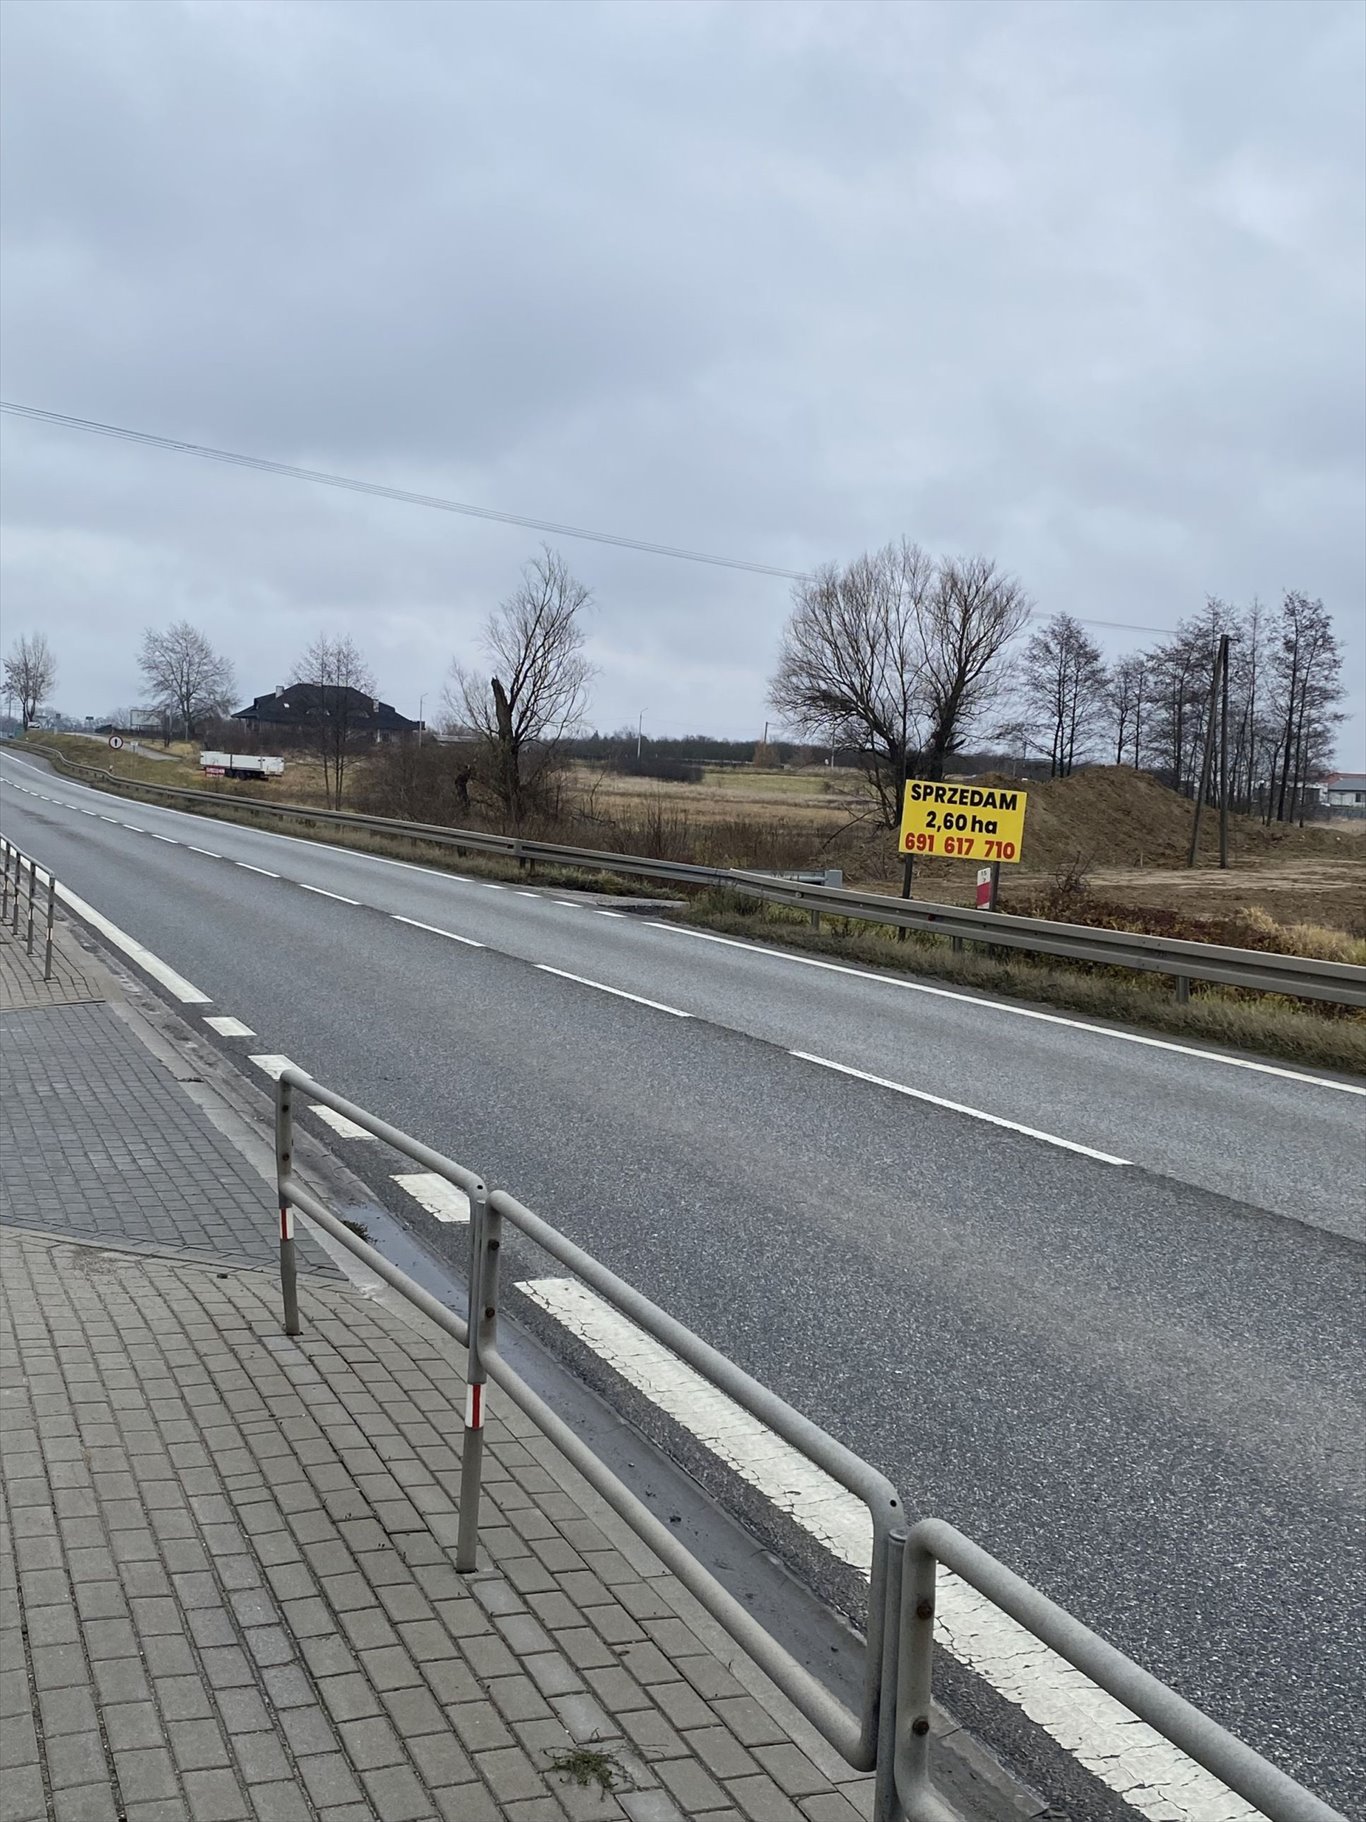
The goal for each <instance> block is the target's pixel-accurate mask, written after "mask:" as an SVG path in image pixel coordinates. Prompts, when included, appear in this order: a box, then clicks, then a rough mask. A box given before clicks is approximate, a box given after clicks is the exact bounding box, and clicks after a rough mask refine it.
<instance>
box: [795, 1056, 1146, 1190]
mask: <svg viewBox="0 0 1366 1822" xmlns="http://www.w3.org/2000/svg"><path fill="white" fill-rule="evenodd" d="M788 1055H789V1056H794V1057H797V1058H799V1059H800V1061H802V1062H803V1063H818V1064H819V1065H820V1067H821V1068H822V1069H833V1070H835V1071H836V1072H837V1073H838V1074H840V1075H848V1076H853V1077H854V1078H855V1079H856V1080H857V1081H860V1082H871V1083H872V1085H873V1086H874V1087H875V1088H890V1089H891V1091H892V1093H893V1094H904V1095H907V1096H908V1097H909V1098H910V1099H911V1100H912V1101H926V1102H928V1103H929V1105H930V1106H931V1107H943V1108H945V1109H946V1110H947V1111H948V1112H949V1113H962V1114H966V1115H967V1116H968V1118H969V1119H972V1120H985V1122H986V1123H987V1125H988V1126H1004V1127H1005V1129H1006V1130H1007V1131H1008V1132H1018V1133H1022V1134H1023V1135H1024V1137H1025V1138H1026V1139H1039V1140H1041V1141H1042V1143H1043V1144H1045V1145H1057V1146H1059V1147H1061V1149H1062V1150H1063V1151H1077V1152H1080V1153H1081V1155H1082V1157H1084V1158H1094V1159H1095V1160H1096V1162H1097V1163H1098V1164H1127V1163H1128V1162H1129V1160H1128V1159H1127V1158H1116V1157H1113V1156H1112V1155H1111V1154H1110V1153H1109V1152H1108V1151H1096V1150H1095V1148H1094V1147H1093V1146H1090V1145H1079V1144H1078V1143H1077V1141H1076V1140H1075V1139H1061V1138H1059V1137H1058V1135H1057V1133H1055V1132H1041V1131H1040V1130H1039V1128H1038V1127H1037V1126H1022V1125H1021V1124H1020V1122H1019V1121H1018V1120H1006V1119H1003V1118H1002V1117H1001V1115H1000V1114H997V1113H985V1112H984V1111H983V1110H982V1109H981V1108H980V1107H967V1106H965V1105H964V1104H963V1102H961V1101H947V1100H945V1099H944V1097H943V1095H940V1094H928V1093H927V1092H926V1091H925V1090H924V1089H923V1088H908V1087H907V1086H906V1084H905V1083H904V1082H889V1081H888V1080H887V1078H886V1077H885V1076H880V1075H870V1074H869V1072H868V1071H867V1070H866V1069H853V1068H851V1067H850V1065H849V1064H848V1063H833V1062H831V1060H830V1058H829V1057H818V1056H812V1054H811V1053H810V1051H808V1050H790V1051H788Z"/></svg>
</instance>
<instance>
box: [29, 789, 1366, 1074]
mask: <svg viewBox="0 0 1366 1822" xmlns="http://www.w3.org/2000/svg"><path fill="white" fill-rule="evenodd" d="M6 782H7V783H9V782H11V781H9V780H7V781H6ZM66 782H67V783H68V784H70V781H69V780H68V781H66ZM12 788H14V789H15V790H23V789H24V787H23V786H22V785H14V786H13V787H12ZM70 788H71V789H73V790H82V791H88V790H89V789H90V787H89V786H88V785H75V784H70ZM32 794H33V793H30V795H32ZM56 801H59V800H56V799H54V802H56ZM59 807H60V808H62V809H77V808H79V806H78V805H76V804H70V803H66V802H60V805H59ZM97 814H99V816H100V820H101V821H102V822H117V821H118V818H117V817H115V816H105V815H104V814H103V813H102V812H97ZM162 814H163V815H166V816H184V817H194V820H195V821H196V822H202V821H203V820H204V818H203V817H195V816H194V813H193V811H190V810H165V811H163V812H162ZM126 826H129V827H131V826H132V825H131V824H129V825H126ZM249 833H251V834H254V835H257V836H260V837H263V838H265V839H268V840H270V841H287V842H292V843H293V844H294V845H295V846H296V847H303V848H313V849H315V850H317V851H320V852H322V853H325V854H339V855H341V856H342V857H343V858H344V859H346V860H354V861H370V862H373V863H374V864H376V865H378V866H381V867H399V868H401V869H402V870H403V871H404V872H407V873H425V874H427V875H428V877H429V878H431V879H464V882H465V883H466V884H469V885H475V886H487V887H489V888H490V889H491V890H492V891H494V892H502V891H505V890H506V889H507V888H506V887H504V886H503V885H501V884H500V883H499V882H498V881H497V880H493V879H465V876H463V875H458V874H454V873H447V872H446V871H444V869H443V868H441V867H424V866H422V865H421V864H420V863H419V862H418V861H412V860H395V859H394V858H393V857H392V856H391V855H387V854H367V853H366V852H365V851H364V849H361V848H343V847H339V846H338V845H337V844H336V843H335V842H326V841H309V840H308V839H307V838H306V837H305V836H302V835H284V834H281V833H280V832H279V831H278V830H274V829H253V830H250V831H249ZM196 852H197V853H207V852H208V850H207V849H204V848H201V849H197V850H196ZM212 858H213V859H215V860H221V859H222V856H221V855H218V854H215V855H213V856H212ZM592 909H594V910H595V911H596V912H597V914H598V916H599V917H622V916H623V915H624V913H622V912H620V911H608V910H605V909H604V908H603V907H602V906H597V905H595V906H593V907H592ZM627 921H628V922H640V923H643V924H645V925H646V926H647V927H648V928H650V929H653V930H670V931H672V932H673V933H674V934H675V935H677V936H695V937H697V938H698V939H699V940H700V941H702V942H707V943H721V944H723V945H724V946H725V947H727V948H730V949H747V950H749V951H750V952H751V953H752V954H755V955H766V956H768V957H769V958H770V959H771V960H773V961H779V962H799V963H801V964H802V966H803V967H807V968H825V969H828V970H829V972H830V973H832V974H851V975H853V976H854V977H855V978H856V979H857V980H864V981H875V982H877V983H878V985H880V986H883V987H899V988H901V989H902V990H903V991H904V992H907V993H928V994H930V995H931V996H932V997H934V998H936V999H945V1000H959V1001H961V1002H962V1003H964V1004H966V1005H969V1006H980V1007H981V1008H982V1009H983V1011H986V1012H1002V1013H1006V1014H1008V1015H1009V1016H1010V1017H1012V1018H1019V1019H1038V1020H1039V1021H1040V1022H1042V1023H1043V1024H1046V1025H1062V1026H1064V1027H1066V1028H1067V1029H1069V1030H1072V1031H1089V1032H1090V1033H1091V1034H1092V1035H1093V1036H1094V1037H1101V1038H1118V1039H1119V1040H1120V1041H1121V1042H1122V1043H1125V1044H1143V1045H1146V1046H1147V1048H1149V1049H1150V1050H1169V1051H1173V1052H1175V1053H1176V1055H1178V1056H1188V1057H1195V1058H1197V1059H1198V1060H1199V1061H1201V1062H1205V1063H1222V1064H1223V1065H1224V1067H1225V1068H1227V1069H1250V1070H1252V1071H1253V1072H1254V1073H1255V1074H1257V1075H1270V1076H1277V1077H1279V1078H1280V1079H1281V1080H1282V1081H1286V1082H1302V1083H1304V1084H1305V1085H1306V1086H1307V1087H1310V1088H1333V1089H1336V1090H1337V1091H1338V1093H1340V1094H1354V1095H1361V1096H1363V1097H1366V1087H1361V1086H1359V1085H1358V1084H1357V1083H1355V1082H1337V1081H1334V1080H1332V1079H1331V1078H1330V1077H1328V1076H1318V1075H1308V1074H1306V1073H1305V1072H1304V1071H1303V1070H1301V1069H1282V1068H1280V1067H1279V1065H1277V1064H1275V1063H1258V1062H1254V1061H1253V1060H1252V1059H1251V1058H1250V1057H1231V1056H1224V1055H1223V1054H1222V1053H1221V1052H1219V1051H1217V1050H1201V1049H1200V1048H1199V1046H1198V1045H1194V1044H1178V1043H1176V1042H1175V1040H1174V1039H1171V1038H1153V1037H1147V1036H1145V1035H1144V1034H1143V1033H1142V1032H1140V1031H1120V1030H1119V1029H1118V1028H1117V1027H1116V1026H1114V1025H1097V1024H1091V1023H1089V1022H1088V1021H1087V1020H1086V1019H1070V1018H1067V1017H1066V1016H1065V1015H1064V1014H1062V1013H1059V1012H1040V1011H1039V1010H1038V1009H1037V1008H1036V1007H1034V1006H1014V1005H1011V1003H1010V1002H1009V1001H1008V1000H993V999H984V998H982V997H980V996H979V995H977V994H974V993H960V992H957V991H956V990H955V989H954V988H952V987H932V986H930V985H929V983H928V982H926V981H904V980H898V979H896V977H895V976H892V975H887V974H875V973H873V972H871V971H870V970H869V969H867V968H851V967H850V966H849V965H848V964H847V963H846V962H830V961H825V960H823V959H822V958H821V957H819V956H814V955H798V954H796V952H795V951H793V950H790V949H770V948H768V947H767V946H766V945H765V944H763V943H755V942H742V941H741V940H740V939H739V938H738V937H733V936H720V935H718V934H717V933H716V932H715V931H712V930H692V929H689V927H688V926H687V925H686V924H670V923H666V922H665V921H664V920H663V919H662V918H641V919H627Z"/></svg>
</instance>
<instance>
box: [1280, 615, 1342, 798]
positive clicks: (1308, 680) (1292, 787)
mask: <svg viewBox="0 0 1366 1822" xmlns="http://www.w3.org/2000/svg"><path fill="white" fill-rule="evenodd" d="M1271 673H1272V708H1273V712H1274V714H1275V717H1276V722H1277V725H1278V726H1279V736H1278V740H1277V746H1276V749H1275V751H1274V753H1273V757H1272V772H1271V781H1270V782H1271V787H1272V788H1271V790H1270V791H1269V792H1268V797H1267V812H1266V819H1267V821H1268V822H1270V821H1272V819H1273V817H1274V819H1275V821H1277V822H1293V821H1295V820H1296V819H1298V820H1299V822H1301V823H1303V821H1304V811H1305V805H1306V802H1307V799H1308V786H1309V785H1310V783H1311V782H1312V781H1313V780H1314V779H1315V778H1316V777H1318V776H1320V775H1321V774H1322V772H1323V771H1324V769H1325V767H1326V765H1327V762H1328V759H1329V757H1330V755H1331V753H1332V745H1333V737H1334V729H1335V728H1336V727H1337V725H1338V724H1339V722H1341V720H1342V713H1341V711H1340V710H1339V709H1338V706H1337V705H1338V703H1339V702H1340V701H1341V700H1342V697H1343V694H1344V691H1343V687H1342V652H1341V648H1340V647H1339V645H1338V641H1337V635H1336V633H1335V632H1334V631H1333V622H1332V618H1331V616H1330V615H1329V614H1328V612H1327V611H1326V609H1325V608H1324V605H1323V603H1322V601H1311V600H1310V599H1309V597H1308V596H1307V595H1302V594H1299V593H1296V592H1291V593H1290V594H1287V595H1286V597H1285V599H1284V600H1283V601H1282V603H1281V611H1280V617H1279V621H1278V624H1277V626H1276V632H1275V641H1274V646H1273V652H1272V660H1271ZM1278 762H1279V765H1278ZM1278 771H1279V777H1278V775H1277V774H1278Z"/></svg>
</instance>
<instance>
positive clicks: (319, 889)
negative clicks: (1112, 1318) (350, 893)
mask: <svg viewBox="0 0 1366 1822" xmlns="http://www.w3.org/2000/svg"><path fill="white" fill-rule="evenodd" d="M295 884H296V885H298V886H299V887H300V888H301V889H302V890H303V891H305V892H316V893H317V895H318V897H319V898H334V899H336V901H337V903H338V904H339V905H359V904H360V900H359V899H358V898H344V897H343V896H342V894H341V893H340V892H329V891H328V890H327V889H326V887H324V886H310V885H309V884H308V882H307V880H302V879H300V880H296V881H295Z"/></svg>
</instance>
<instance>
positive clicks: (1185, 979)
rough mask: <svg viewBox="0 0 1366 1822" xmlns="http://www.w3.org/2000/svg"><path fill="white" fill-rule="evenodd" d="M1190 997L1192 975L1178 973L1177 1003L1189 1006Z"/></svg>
mask: <svg viewBox="0 0 1366 1822" xmlns="http://www.w3.org/2000/svg"><path fill="white" fill-rule="evenodd" d="M1190 997H1191V984H1190V976H1189V975H1188V974H1178V975H1177V977H1176V1003H1177V1005H1178V1006H1188V1005H1189V1004H1190Z"/></svg>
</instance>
